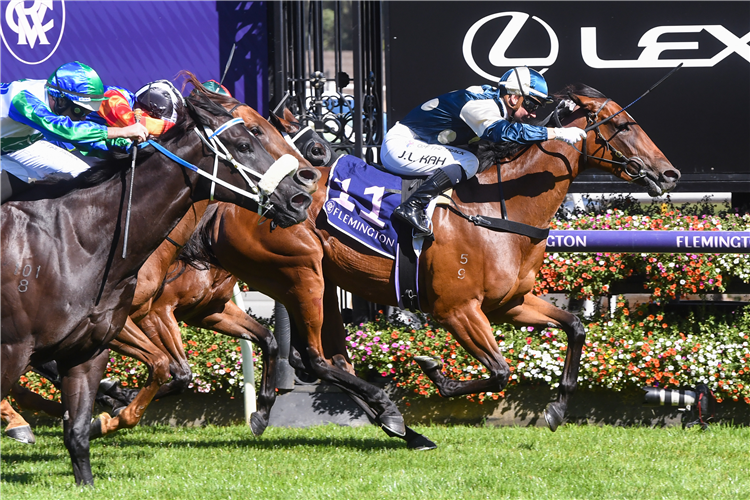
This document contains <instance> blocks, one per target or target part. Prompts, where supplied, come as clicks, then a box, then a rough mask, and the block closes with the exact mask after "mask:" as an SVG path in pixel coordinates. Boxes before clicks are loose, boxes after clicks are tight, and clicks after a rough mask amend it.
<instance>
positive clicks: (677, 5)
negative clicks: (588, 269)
mask: <svg viewBox="0 0 750 500" xmlns="http://www.w3.org/2000/svg"><path fill="white" fill-rule="evenodd" d="M439 5H440V8H439V9H438V8H435V4H432V3H430V2H389V3H388V12H389V18H388V21H389V30H390V32H389V44H390V56H391V58H390V60H391V65H390V67H389V70H390V77H389V78H390V81H389V86H388V103H389V109H388V113H389V114H388V119H389V126H390V125H392V124H393V123H394V122H395V121H396V120H399V119H400V118H402V117H403V116H404V115H405V114H406V113H407V112H408V111H409V110H410V109H411V108H412V107H414V106H416V105H419V104H421V103H422V102H424V101H425V100H427V99H430V98H432V97H435V96H437V95H440V94H442V93H445V92H449V91H451V90H455V89H458V88H465V87H468V86H470V85H476V84H490V85H494V84H496V83H497V80H498V79H499V77H500V76H501V75H502V74H503V73H504V72H505V71H507V70H508V69H509V68H511V67H513V66H518V65H527V66H530V67H533V68H535V69H537V70H540V71H541V72H543V74H544V75H545V77H546V78H547V80H548V82H549V84H550V87H551V89H552V90H553V91H554V90H558V89H560V88H562V87H564V86H565V85H566V84H568V83H576V82H581V83H585V84H587V85H590V86H592V87H594V88H596V89H598V90H600V91H602V92H603V93H604V94H606V95H607V96H608V97H610V98H612V99H614V100H615V101H616V102H618V103H620V104H621V105H625V104H627V103H629V102H630V101H632V100H633V99H635V98H636V97H638V96H639V95H640V94H641V93H643V92H644V91H645V90H646V89H648V88H649V87H650V86H651V85H653V84H654V83H655V82H656V81H657V80H658V79H659V78H661V76H663V75H664V74H665V73H666V69H668V68H673V67H675V66H677V65H678V64H680V63H682V64H683V68H682V69H681V70H680V71H678V72H677V73H676V74H675V75H674V76H673V77H672V78H670V79H669V80H667V81H666V82H665V83H664V84H663V85H661V86H660V87H659V88H657V89H656V90H655V91H654V92H652V93H651V94H649V96H647V97H646V98H644V99H642V100H641V101H640V102H639V103H638V104H636V105H635V106H633V108H631V110H632V114H633V116H634V117H635V118H636V120H638V122H639V124H640V125H642V126H643V128H644V130H645V131H646V132H647V133H648V134H649V136H651V138H652V139H654V142H655V143H656V144H657V146H659V148H660V149H662V151H663V152H664V153H665V154H666V156H667V157H668V158H669V159H670V161H671V162H672V163H673V164H674V165H675V166H676V167H677V168H678V169H680V171H681V172H682V173H683V180H684V181H687V182H689V181H690V180H691V179H692V180H693V181H694V182H696V183H697V182H701V183H703V185H702V186H697V185H696V187H700V188H701V189H698V190H705V189H706V184H705V182H712V181H715V182H718V181H720V180H734V181H737V180H743V181H744V182H746V183H747V184H748V186H750V141H747V140H737V139H738V138H746V137H750V119H749V118H748V116H747V110H748V109H750V92H748V91H747V89H749V88H750V45H748V44H750V3H749V2H707V1H706V2H697V1H696V2H668V1H665V2H618V1H615V2H515V3H510V2H440V4H439ZM417 75H418V76H417ZM707 95H713V96H716V97H717V98H718V96H723V97H721V99H722V100H723V99H725V98H727V97H728V96H731V98H730V102H731V104H729V105H728V107H727V108H726V109H725V111H727V113H726V114H724V115H723V117H722V118H721V122H722V124H721V126H718V124H717V126H712V125H710V124H709V123H708V122H707V121H706V120H707V119H706V118H704V117H702V116H700V114H699V113H698V112H697V110H698V109H700V106H702V105H701V104H700V101H701V99H703V98H704V97H705V96H707ZM629 111H630V110H629ZM690 137H692V139H690ZM603 175H604V176H605V177H604V179H605V181H606V182H608V183H610V184H611V183H612V178H611V177H609V176H608V175H607V174H603ZM693 190H696V189H693ZM715 190H719V191H731V190H732V189H731V188H730V187H729V186H726V187H724V189H715Z"/></svg>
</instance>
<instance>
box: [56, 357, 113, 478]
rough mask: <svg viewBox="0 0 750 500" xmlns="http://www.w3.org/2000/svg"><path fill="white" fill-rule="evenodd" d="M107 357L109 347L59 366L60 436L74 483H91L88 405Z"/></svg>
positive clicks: (102, 373)
mask: <svg viewBox="0 0 750 500" xmlns="http://www.w3.org/2000/svg"><path fill="white" fill-rule="evenodd" d="M108 358H109V350H107V349H105V350H103V351H102V352H101V353H99V354H97V355H96V356H94V357H93V358H91V359H89V360H88V361H85V362H84V363H81V364H79V365H75V366H72V367H65V366H60V374H61V375H62V404H63V411H64V413H63V440H64V442H65V447H66V448H67V449H68V453H69V454H70V459H71V461H72V463H73V475H74V476H75V480H76V484H77V485H79V486H81V485H92V486H93V484H94V477H93V476H92V474H91V461H90V458H89V454H90V451H89V429H90V427H91V409H92V406H93V404H94V397H95V395H96V390H97V388H98V387H99V381H100V380H101V379H102V376H103V375H104V370H105V369H106V367H107V361H108ZM58 362H59V360H58Z"/></svg>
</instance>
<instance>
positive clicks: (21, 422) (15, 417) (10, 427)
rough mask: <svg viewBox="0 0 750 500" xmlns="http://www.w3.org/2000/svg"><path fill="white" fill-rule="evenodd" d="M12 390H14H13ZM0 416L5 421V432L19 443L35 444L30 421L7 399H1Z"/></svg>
mask: <svg viewBox="0 0 750 500" xmlns="http://www.w3.org/2000/svg"><path fill="white" fill-rule="evenodd" d="M11 392H12V390H11ZM0 418H2V420H3V422H5V424H6V427H5V434H7V435H8V437H9V438H11V439H15V440H16V441H18V442H19V443H26V444H34V443H36V438H35V437H34V433H33V432H32V431H31V426H30V425H29V423H28V422H27V421H26V420H25V419H24V418H23V417H22V416H21V415H20V414H19V413H18V412H16V410H14V409H13V407H12V406H11V404H10V403H9V402H8V400H7V399H3V400H2V401H0Z"/></svg>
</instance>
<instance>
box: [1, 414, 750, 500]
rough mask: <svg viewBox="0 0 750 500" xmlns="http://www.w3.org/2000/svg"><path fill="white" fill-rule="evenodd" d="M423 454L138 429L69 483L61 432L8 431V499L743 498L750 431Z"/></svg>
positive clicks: (434, 435)
mask: <svg viewBox="0 0 750 500" xmlns="http://www.w3.org/2000/svg"><path fill="white" fill-rule="evenodd" d="M416 430H417V431H419V432H421V433H424V434H425V435H427V436H429V437H430V438H431V439H432V440H434V441H435V442H436V443H438V449H437V450H434V451H428V452H415V451H411V450H408V449H407V448H406V446H405V445H404V444H403V442H402V441H400V440H396V439H391V438H388V437H386V436H385V435H384V434H383V433H382V432H381V431H380V430H379V429H377V428H375V427H372V426H368V427H363V428H357V429H353V428H346V427H337V426H324V427H315V428H310V429H283V428H269V429H268V430H267V431H266V433H265V434H264V435H263V436H262V437H261V438H255V437H253V436H252V434H251V432H250V430H249V428H247V427H244V426H235V427H206V428H202V429H194V428H167V427H138V428H136V429H131V430H129V431H125V432H122V433H120V434H119V435H116V436H112V437H107V438H104V439H101V440H97V441H95V442H94V443H93V445H92V448H91V454H92V465H93V472H94V477H95V481H96V488H95V489H93V490H92V489H84V490H83V491H81V490H80V489H78V488H76V487H75V486H74V485H73V475H72V471H71V466H70V461H69V459H68V454H67V452H66V450H65V448H64V446H63V441H62V431H61V429H59V428H40V429H36V435H37V444H36V445H23V444H20V443H16V442H15V441H12V440H10V439H9V438H7V437H5V436H3V438H2V441H0V442H1V443H2V448H1V450H0V451H1V452H2V470H1V472H2V483H1V486H2V489H1V490H0V495H1V496H2V499H3V500H8V499H19V500H33V499H43V500H52V499H57V498H76V499H86V498H107V499H109V498H129V499H168V500H174V499H201V500H208V499H230V498H237V499H247V500H258V499H270V498H284V499H287V498H288V499H300V500H307V499H315V498H331V499H334V498H335V499H357V500H358V499H371V498H372V499H377V498H389V499H390V498H413V499H430V500H432V499H475V498H476V499H479V498H512V499H525V498H528V499H555V498H564V499H572V498H580V499H598V498H601V499H618V498H629V499H631V498H632V499H639V500H642V499H652V498H654V499H657V498H674V499H691V500H693V499H703V498H719V499H734V498H736V499H748V498H750V429H748V428H737V427H735V428H732V427H719V426H714V427H712V428H711V429H710V430H709V431H708V432H701V431H700V430H698V429H688V430H683V429H680V428H659V429H651V428H617V427H595V426H572V425H566V426H563V427H561V428H560V429H559V430H558V431H557V432H556V433H552V432H550V431H549V430H547V429H544V428H509V427H504V428H493V427H463V426H454V427H418V428H416Z"/></svg>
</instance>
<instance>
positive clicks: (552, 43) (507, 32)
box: [463, 12, 560, 81]
mask: <svg viewBox="0 0 750 500" xmlns="http://www.w3.org/2000/svg"><path fill="white" fill-rule="evenodd" d="M500 17H510V21H509V22H508V24H507V25H506V26H505V29H504V30H503V31H502V33H500V35H499V36H498V37H497V40H496V41H495V43H494V44H492V47H491V48H490V52H489V62H490V64H491V65H492V66H493V67H494V68H498V69H499V71H497V73H498V74H492V73H490V72H489V70H487V71H486V70H484V69H482V68H480V67H479V65H478V64H477V63H476V61H475V60H474V55H473V53H472V48H473V45H474V39H475V37H476V35H477V32H479V30H480V29H482V27H484V26H485V25H486V24H487V23H489V22H490V21H492V20H494V19H498V18H500ZM529 17H531V19H532V20H533V21H535V22H537V23H539V24H541V25H542V27H543V28H544V29H545V30H546V32H547V35H548V36H549V54H547V55H546V56H544V57H522V58H521V57H517V58H512V57H508V56H507V55H506V53H507V51H508V47H510V45H511V43H513V41H514V40H515V39H516V37H517V36H518V33H519V32H520V31H521V29H522V28H523V27H524V26H525V25H526V22H527V21H528V20H529ZM545 45H546V44H545V43H544V41H543V40H539V41H538V44H537V43H535V46H538V47H545ZM559 51H560V42H559V41H558V40H557V35H556V34H555V32H554V31H553V30H552V28H551V27H550V25H549V24H547V23H545V22H544V21H542V20H541V19H539V18H538V17H536V16H529V15H528V14H526V13H525V12H500V13H498V14H491V15H489V16H487V17H483V18H482V19H480V20H479V21H477V22H476V23H474V25H473V26H472V27H471V28H469V31H467V32H466V36H465V37H464V44H463V54H464V60H466V63H467V64H468V65H469V67H470V68H471V69H472V70H473V71H474V72H475V73H476V74H478V75H479V76H482V77H484V78H487V79H488V80H493V81H498V80H499V79H500V76H502V74H503V73H505V71H506V70H507V69H508V68H512V67H514V66H529V67H533V68H536V69H539V68H542V67H548V66H551V65H552V64H553V63H554V62H555V61H556V60H557V55H558V53H559ZM494 68H493V69H494ZM542 72H543V71H542Z"/></svg>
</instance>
